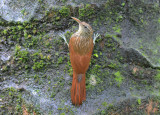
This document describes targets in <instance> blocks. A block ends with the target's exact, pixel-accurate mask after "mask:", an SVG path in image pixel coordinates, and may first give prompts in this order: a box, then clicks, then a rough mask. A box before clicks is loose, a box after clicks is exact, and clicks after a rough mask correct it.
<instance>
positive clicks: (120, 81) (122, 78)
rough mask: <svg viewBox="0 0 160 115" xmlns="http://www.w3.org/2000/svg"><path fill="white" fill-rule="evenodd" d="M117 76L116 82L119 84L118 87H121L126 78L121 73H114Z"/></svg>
mask: <svg viewBox="0 0 160 115" xmlns="http://www.w3.org/2000/svg"><path fill="white" fill-rule="evenodd" d="M114 76H115V78H114V79H115V81H116V82H117V85H118V86H120V85H121V84H122V82H123V80H124V77H123V76H122V74H121V72H120V71H117V72H116V73H114Z"/></svg>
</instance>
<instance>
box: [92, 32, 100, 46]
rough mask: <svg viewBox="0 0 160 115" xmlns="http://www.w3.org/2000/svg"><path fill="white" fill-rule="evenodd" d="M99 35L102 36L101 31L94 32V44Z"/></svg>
mask: <svg viewBox="0 0 160 115" xmlns="http://www.w3.org/2000/svg"><path fill="white" fill-rule="evenodd" d="M99 36H100V34H99V33H96V34H94V36H93V43H94V45H95V41H96V39H97V38H98V37H99Z"/></svg>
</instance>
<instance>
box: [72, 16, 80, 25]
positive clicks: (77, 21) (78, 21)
mask: <svg viewBox="0 0 160 115" xmlns="http://www.w3.org/2000/svg"><path fill="white" fill-rule="evenodd" d="M71 18H72V19H74V20H75V21H77V22H78V23H79V24H82V22H81V21H80V20H79V19H77V18H75V17H71Z"/></svg>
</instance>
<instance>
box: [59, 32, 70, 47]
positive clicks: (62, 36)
mask: <svg viewBox="0 0 160 115" xmlns="http://www.w3.org/2000/svg"><path fill="white" fill-rule="evenodd" d="M59 36H60V37H61V38H63V39H64V41H65V43H66V44H67V45H68V46H69V44H68V42H67V40H66V37H65V36H64V34H62V33H60V35H59Z"/></svg>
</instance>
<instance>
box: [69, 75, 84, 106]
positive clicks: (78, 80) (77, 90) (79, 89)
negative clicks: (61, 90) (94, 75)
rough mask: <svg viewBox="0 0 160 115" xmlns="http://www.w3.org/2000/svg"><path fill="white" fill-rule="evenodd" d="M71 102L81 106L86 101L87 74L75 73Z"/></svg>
mask: <svg viewBox="0 0 160 115" xmlns="http://www.w3.org/2000/svg"><path fill="white" fill-rule="evenodd" d="M71 100H72V103H73V104H74V105H81V104H82V101H85V100H86V85H85V74H76V73H75V72H73V80H72V88H71Z"/></svg>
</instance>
